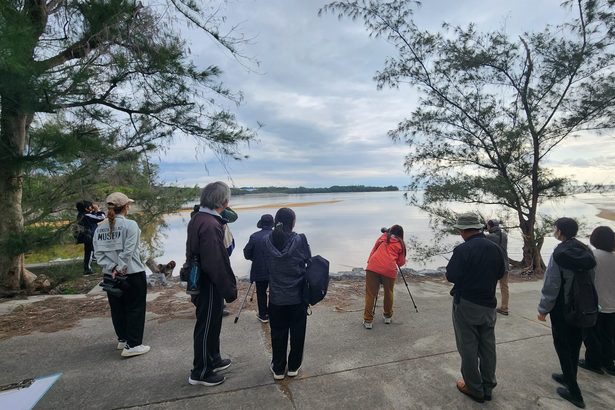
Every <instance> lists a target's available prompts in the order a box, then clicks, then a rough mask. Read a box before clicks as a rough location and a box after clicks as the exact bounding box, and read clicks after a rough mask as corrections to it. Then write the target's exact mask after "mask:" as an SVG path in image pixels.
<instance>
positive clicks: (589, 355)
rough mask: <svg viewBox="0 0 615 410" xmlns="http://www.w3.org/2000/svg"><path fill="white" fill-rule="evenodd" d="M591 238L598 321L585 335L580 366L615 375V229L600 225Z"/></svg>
mask: <svg viewBox="0 0 615 410" xmlns="http://www.w3.org/2000/svg"><path fill="white" fill-rule="evenodd" d="M589 242H590V243H591V244H592V246H594V247H595V248H596V249H595V250H594V256H595V258H596V280H595V284H596V293H598V305H599V306H600V313H598V321H597V322H596V326H594V327H593V328H591V329H589V330H588V332H587V335H586V336H585V339H584V342H585V347H586V350H585V360H579V366H580V367H582V368H584V369H587V370H591V371H593V372H596V373H599V374H604V372H603V371H602V368H604V370H605V371H606V372H607V373H609V374H611V375H613V376H615V363H613V360H614V359H615V253H613V251H614V248H615V233H614V232H613V230H612V229H611V228H609V227H608V226H599V227H597V228H596V229H594V231H593V232H592V234H591V236H590V238H589Z"/></svg>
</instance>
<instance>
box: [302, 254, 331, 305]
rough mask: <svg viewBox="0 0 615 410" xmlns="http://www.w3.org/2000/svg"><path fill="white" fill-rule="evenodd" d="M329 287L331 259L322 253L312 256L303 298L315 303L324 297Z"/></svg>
mask: <svg viewBox="0 0 615 410" xmlns="http://www.w3.org/2000/svg"><path fill="white" fill-rule="evenodd" d="M328 287H329V261H328V260H326V259H325V258H323V257H322V256H320V255H316V256H312V257H311V258H310V259H309V260H308V262H307V270H306V271H305V286H304V288H303V300H304V301H305V303H306V304H308V305H315V304H317V303H318V302H320V301H321V300H323V299H324V297H325V295H326V294H327V288H328Z"/></svg>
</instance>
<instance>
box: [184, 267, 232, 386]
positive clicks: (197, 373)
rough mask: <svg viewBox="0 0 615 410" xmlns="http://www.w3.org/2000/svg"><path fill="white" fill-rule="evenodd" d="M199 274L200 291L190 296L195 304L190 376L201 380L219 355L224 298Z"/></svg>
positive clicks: (218, 359)
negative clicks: (192, 355) (192, 356)
mask: <svg viewBox="0 0 615 410" xmlns="http://www.w3.org/2000/svg"><path fill="white" fill-rule="evenodd" d="M204 279H205V278H204V277H203V276H201V280H202V281H203V282H202V283H201V286H200V289H201V293H199V294H198V295H195V296H193V297H192V303H193V304H194V306H196V324H195V325H194V360H193V362H192V372H191V374H190V377H191V378H192V379H194V380H203V379H204V378H205V377H206V375H207V374H208V373H211V371H213V368H214V364H215V363H217V362H219V361H220V359H221V357H220V330H221V329H222V305H223V302H224V300H223V299H222V296H220V294H219V293H218V291H217V290H216V287H215V286H214V285H213V283H211V282H210V281H208V280H204Z"/></svg>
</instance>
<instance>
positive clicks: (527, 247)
mask: <svg viewBox="0 0 615 410" xmlns="http://www.w3.org/2000/svg"><path fill="white" fill-rule="evenodd" d="M521 233H522V235H523V260H522V267H523V268H524V269H527V270H532V271H533V272H534V274H535V275H542V274H543V273H544V271H545V268H546V267H545V264H544V262H543V260H542V256H541V255H540V249H541V247H542V242H543V241H544V239H543V238H540V239H539V240H536V238H535V236H534V227H533V226H531V227H530V224H529V223H527V222H525V223H523V224H521Z"/></svg>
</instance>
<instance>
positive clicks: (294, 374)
mask: <svg viewBox="0 0 615 410" xmlns="http://www.w3.org/2000/svg"><path fill="white" fill-rule="evenodd" d="M299 369H301V366H299ZM299 369H297V370H289V371H288V372H287V373H286V374H287V375H288V377H295V376H296V375H298V374H299Z"/></svg>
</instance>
